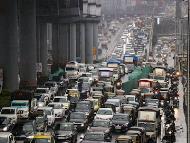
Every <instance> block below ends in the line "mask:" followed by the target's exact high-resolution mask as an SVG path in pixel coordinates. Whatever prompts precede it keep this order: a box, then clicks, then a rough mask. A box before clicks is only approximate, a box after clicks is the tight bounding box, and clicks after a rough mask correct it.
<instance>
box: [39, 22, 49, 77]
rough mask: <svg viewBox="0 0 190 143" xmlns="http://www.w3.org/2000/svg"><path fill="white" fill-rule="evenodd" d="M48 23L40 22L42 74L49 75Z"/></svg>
mask: <svg viewBox="0 0 190 143" xmlns="http://www.w3.org/2000/svg"><path fill="white" fill-rule="evenodd" d="M47 38H48V37H47V23H41V24H40V62H41V63H42V75H43V76H47V75H48V70H47V68H48V66H47V59H48V43H47Z"/></svg>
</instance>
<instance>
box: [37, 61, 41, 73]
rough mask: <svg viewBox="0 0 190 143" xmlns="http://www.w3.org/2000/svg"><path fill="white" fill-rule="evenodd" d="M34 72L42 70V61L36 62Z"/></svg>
mask: <svg viewBox="0 0 190 143" xmlns="http://www.w3.org/2000/svg"><path fill="white" fill-rule="evenodd" d="M36 72H42V63H36Z"/></svg>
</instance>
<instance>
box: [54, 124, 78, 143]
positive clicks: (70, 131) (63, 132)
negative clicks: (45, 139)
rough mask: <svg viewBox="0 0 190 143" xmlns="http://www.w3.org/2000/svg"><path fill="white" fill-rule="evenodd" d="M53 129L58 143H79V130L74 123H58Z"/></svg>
mask: <svg viewBox="0 0 190 143" xmlns="http://www.w3.org/2000/svg"><path fill="white" fill-rule="evenodd" d="M53 129H54V134H55V139H56V141H61V142H69V143H76V142H77V130H76V127H75V125H74V123H70V122H65V123H57V124H55V126H54V128H53Z"/></svg>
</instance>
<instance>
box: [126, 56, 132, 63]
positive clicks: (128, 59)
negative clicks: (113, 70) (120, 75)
mask: <svg viewBox="0 0 190 143" xmlns="http://www.w3.org/2000/svg"><path fill="white" fill-rule="evenodd" d="M125 62H126V63H133V57H125Z"/></svg>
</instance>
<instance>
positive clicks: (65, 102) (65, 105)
mask: <svg viewBox="0 0 190 143" xmlns="http://www.w3.org/2000/svg"><path fill="white" fill-rule="evenodd" d="M52 102H53V103H60V104H62V105H63V108H64V109H65V110H69V108H70V101H69V100H68V97H67V96H55V97H54V99H53V101H52Z"/></svg>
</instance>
